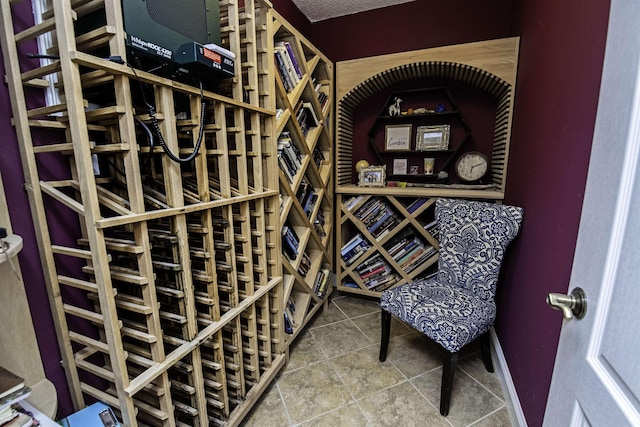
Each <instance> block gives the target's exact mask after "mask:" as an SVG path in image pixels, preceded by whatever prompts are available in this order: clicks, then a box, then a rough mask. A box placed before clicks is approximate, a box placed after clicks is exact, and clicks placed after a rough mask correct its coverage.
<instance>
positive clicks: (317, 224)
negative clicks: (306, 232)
mask: <svg viewBox="0 0 640 427" xmlns="http://www.w3.org/2000/svg"><path fill="white" fill-rule="evenodd" d="M324 224H325V222H324V215H322V212H318V215H317V216H316V219H315V220H314V221H313V227H314V228H315V229H316V232H317V233H318V236H320V237H326V236H327V232H326V231H325V229H324Z"/></svg>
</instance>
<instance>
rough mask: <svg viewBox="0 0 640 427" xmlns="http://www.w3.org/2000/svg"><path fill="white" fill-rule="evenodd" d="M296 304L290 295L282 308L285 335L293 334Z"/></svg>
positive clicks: (295, 324)
mask: <svg viewBox="0 0 640 427" xmlns="http://www.w3.org/2000/svg"><path fill="white" fill-rule="evenodd" d="M295 313H296V303H295V301H294V300H293V297H292V296H291V295H290V296H289V299H288V300H287V303H286V304H285V307H284V331H285V332H286V333H287V334H293V328H294V327H295V326H297V323H296V320H295Z"/></svg>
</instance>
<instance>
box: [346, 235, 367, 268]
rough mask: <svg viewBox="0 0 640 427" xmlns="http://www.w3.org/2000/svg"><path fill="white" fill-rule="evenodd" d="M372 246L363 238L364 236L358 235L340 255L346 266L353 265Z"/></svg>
mask: <svg viewBox="0 0 640 427" xmlns="http://www.w3.org/2000/svg"><path fill="white" fill-rule="evenodd" d="M370 247H371V245H370V244H369V242H368V241H367V240H365V239H364V238H363V237H362V234H360V233H358V234H357V235H356V236H355V237H354V238H353V239H351V240H350V241H349V242H347V244H346V245H344V246H343V247H342V249H341V250H340V255H342V259H343V260H344V262H345V263H346V265H351V264H353V263H354V262H355V261H356V260H357V259H358V258H360V256H361V255H362V254H364V253H365V252H366V251H367V250H368V249H369V248H370Z"/></svg>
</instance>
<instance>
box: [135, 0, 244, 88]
mask: <svg viewBox="0 0 640 427" xmlns="http://www.w3.org/2000/svg"><path fill="white" fill-rule="evenodd" d="M122 13H123V18H124V27H125V32H126V37H127V39H126V43H127V48H128V51H129V52H128V55H129V62H130V63H132V64H133V65H134V66H136V67H137V68H141V69H143V70H145V71H150V72H155V73H157V74H161V75H164V76H167V77H171V78H176V79H179V80H182V79H183V78H184V79H188V78H193V80H201V81H204V82H207V81H213V82H218V81H220V80H221V79H224V78H228V77H233V76H234V60H235V55H234V54H233V53H232V52H230V51H228V50H226V49H224V48H222V47H221V46H220V40H221V39H220V6H219V3H218V0H123V1H122Z"/></svg>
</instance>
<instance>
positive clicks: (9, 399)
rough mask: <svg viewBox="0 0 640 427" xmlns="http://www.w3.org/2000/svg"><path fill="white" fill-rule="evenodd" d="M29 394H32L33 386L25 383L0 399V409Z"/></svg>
mask: <svg viewBox="0 0 640 427" xmlns="http://www.w3.org/2000/svg"><path fill="white" fill-rule="evenodd" d="M29 396H31V387H29V386H26V385H23V386H22V387H21V388H19V389H18V390H15V391H13V392H12V393H9V394H6V395H4V397H2V398H1V399H0V410H2V409H4V408H6V407H8V406H11V405H13V404H14V403H17V402H20V401H22V400H24V399H26V398H27V397H29Z"/></svg>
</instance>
